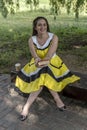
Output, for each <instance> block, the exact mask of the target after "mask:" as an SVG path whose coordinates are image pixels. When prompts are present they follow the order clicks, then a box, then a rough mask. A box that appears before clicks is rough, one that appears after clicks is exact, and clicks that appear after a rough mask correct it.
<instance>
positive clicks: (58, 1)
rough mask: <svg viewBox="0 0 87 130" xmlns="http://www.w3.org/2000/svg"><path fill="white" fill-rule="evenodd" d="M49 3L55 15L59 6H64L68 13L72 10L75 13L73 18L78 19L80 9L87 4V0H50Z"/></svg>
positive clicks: (59, 8)
mask: <svg viewBox="0 0 87 130" xmlns="http://www.w3.org/2000/svg"><path fill="white" fill-rule="evenodd" d="M50 5H51V7H52V10H53V12H54V15H57V14H58V12H59V11H60V10H61V7H62V6H64V7H65V8H66V10H67V13H68V14H69V13H70V12H71V11H73V12H74V13H75V18H76V19H78V18H79V12H80V9H82V8H84V7H85V5H87V0H50Z"/></svg>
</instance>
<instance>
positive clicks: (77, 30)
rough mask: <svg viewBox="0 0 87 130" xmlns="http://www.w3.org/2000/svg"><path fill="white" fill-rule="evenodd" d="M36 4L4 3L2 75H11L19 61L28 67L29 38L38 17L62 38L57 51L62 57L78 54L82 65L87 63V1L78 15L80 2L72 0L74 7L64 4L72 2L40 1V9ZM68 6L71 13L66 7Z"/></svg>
mask: <svg viewBox="0 0 87 130" xmlns="http://www.w3.org/2000/svg"><path fill="white" fill-rule="evenodd" d="M4 1H5V0H4ZM9 1H10V2H9ZM12 1H13V3H11V2H12ZM29 1H30V3H31V4H29ZM33 1H34V0H26V4H25V0H21V1H19V0H8V2H9V3H4V4H2V3H0V5H3V6H5V7H6V8H7V13H6V12H5V11H6V10H3V11H2V8H1V6H0V12H1V13H0V73H9V71H10V69H11V67H12V66H14V64H15V63H16V62H19V61H21V62H22V63H23V64H25V61H29V60H30V58H31V55H30V51H29V48H28V39H29V37H30V36H31V34H32V21H33V19H34V18H35V17H37V16H44V17H46V18H47V19H48V21H49V24H50V30H51V32H54V33H55V34H56V35H57V36H58V37H59V46H58V50H57V53H58V54H59V55H62V56H63V55H67V54H69V55H75V56H77V57H78V58H77V59H78V63H80V64H79V65H82V64H83V63H84V62H86V61H87V1H86V0H83V1H84V3H83V1H82V0H80V2H81V1H82V3H80V5H78V6H77V7H78V10H77V13H78V14H76V12H75V11H76V10H75V9H76V8H75V6H76V5H75V4H76V2H77V4H78V1H79V0H72V1H71V5H70V3H64V1H65V2H70V0H67V1H66V0H56V1H55V0H44V1H43V0H36V2H39V3H38V4H36V6H35V5H34V3H33ZM1 2H3V0H1ZM18 2H19V3H18ZM34 2H35V1H34ZM52 2H54V3H52ZM56 2H57V3H56ZM16 4H18V5H16ZM67 4H68V5H67ZM59 5H60V6H59ZM69 5H70V6H69ZM3 6H2V7H3ZM56 6H57V7H56ZM67 6H68V8H69V7H70V10H69V9H68V8H66V7H67ZM11 11H12V12H11ZM68 11H69V12H68ZM5 13H6V14H5ZM86 66H87V65H86ZM9 68H10V69H9Z"/></svg>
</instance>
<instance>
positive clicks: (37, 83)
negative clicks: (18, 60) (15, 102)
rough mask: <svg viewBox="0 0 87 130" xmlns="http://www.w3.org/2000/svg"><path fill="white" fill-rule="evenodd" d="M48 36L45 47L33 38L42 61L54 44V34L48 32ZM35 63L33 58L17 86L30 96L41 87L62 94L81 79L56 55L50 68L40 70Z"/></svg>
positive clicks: (18, 77)
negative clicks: (65, 88) (67, 87)
mask: <svg viewBox="0 0 87 130" xmlns="http://www.w3.org/2000/svg"><path fill="white" fill-rule="evenodd" d="M48 35H49V38H48V39H47V41H46V43H45V44H44V45H43V46H41V45H40V44H39V43H38V41H37V38H36V36H32V40H33V44H34V46H35V50H36V52H37V54H38V56H39V57H40V58H41V59H43V58H44V57H45V56H46V54H47V52H48V49H49V47H50V45H51V44H52V38H53V35H54V34H53V33H50V32H48ZM34 62H35V61H34V58H32V59H31V61H30V62H29V63H27V64H26V65H25V66H24V67H23V68H22V69H21V71H19V73H18V75H17V78H16V83H15V85H16V87H17V89H19V90H20V91H21V92H23V93H27V94H29V93H31V92H34V91H37V90H39V89H40V87H41V86H43V87H44V86H45V87H47V88H48V89H51V90H54V91H56V92H60V91H62V90H63V89H64V87H66V86H67V85H68V84H70V83H73V82H75V81H77V80H79V79H80V77H78V76H76V75H74V74H73V73H71V71H70V70H69V69H68V68H67V66H66V65H65V64H64V63H63V61H62V60H61V58H60V57H59V56H58V55H56V53H55V54H54V55H53V56H52V58H51V60H50V63H49V64H48V66H45V67H43V68H38V67H36V66H35V64H34Z"/></svg>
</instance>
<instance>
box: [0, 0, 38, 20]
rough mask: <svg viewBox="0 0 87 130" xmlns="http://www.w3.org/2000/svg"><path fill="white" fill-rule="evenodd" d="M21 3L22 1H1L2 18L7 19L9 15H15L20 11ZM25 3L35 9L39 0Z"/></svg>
mask: <svg viewBox="0 0 87 130" xmlns="http://www.w3.org/2000/svg"><path fill="white" fill-rule="evenodd" d="M19 2H21V0H0V12H1V14H2V16H3V17H5V18H6V17H7V15H8V14H9V13H10V14H14V13H15V12H16V11H17V10H18V9H19V6H20V4H19ZM24 2H25V3H26V4H29V5H30V7H31V6H32V4H33V6H34V7H35V9H36V8H37V6H38V4H39V0H25V1H24Z"/></svg>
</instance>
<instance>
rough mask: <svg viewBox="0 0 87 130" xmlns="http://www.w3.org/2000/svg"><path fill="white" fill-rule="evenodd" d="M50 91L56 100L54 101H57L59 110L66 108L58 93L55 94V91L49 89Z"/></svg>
mask: <svg viewBox="0 0 87 130" xmlns="http://www.w3.org/2000/svg"><path fill="white" fill-rule="evenodd" d="M49 91H50V93H51V95H52V96H53V98H54V100H55V102H56V104H57V107H58V108H62V107H64V106H65V105H64V103H63V102H62V100H61V99H60V97H59V95H58V93H57V92H55V91H53V90H51V89H49Z"/></svg>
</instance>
